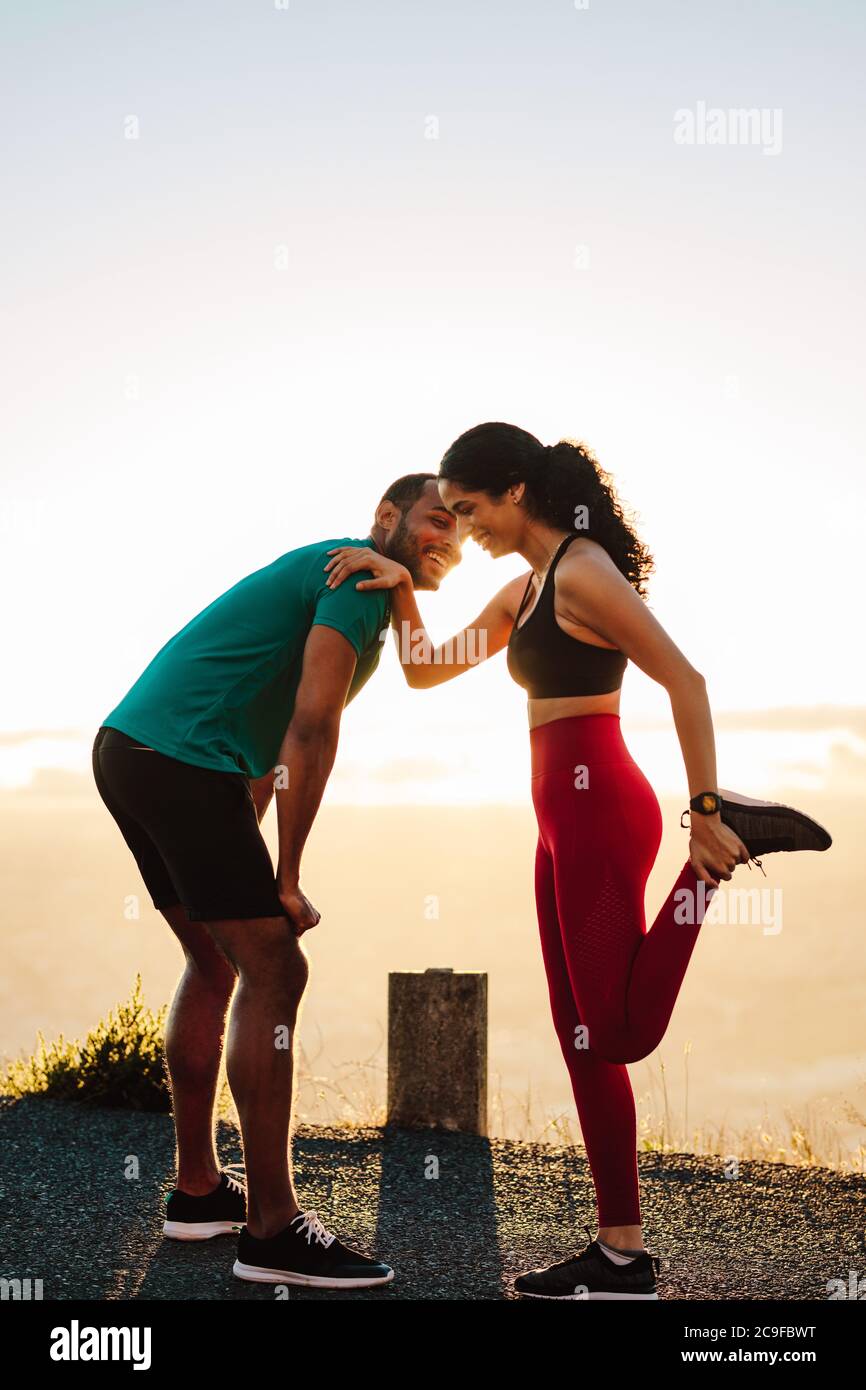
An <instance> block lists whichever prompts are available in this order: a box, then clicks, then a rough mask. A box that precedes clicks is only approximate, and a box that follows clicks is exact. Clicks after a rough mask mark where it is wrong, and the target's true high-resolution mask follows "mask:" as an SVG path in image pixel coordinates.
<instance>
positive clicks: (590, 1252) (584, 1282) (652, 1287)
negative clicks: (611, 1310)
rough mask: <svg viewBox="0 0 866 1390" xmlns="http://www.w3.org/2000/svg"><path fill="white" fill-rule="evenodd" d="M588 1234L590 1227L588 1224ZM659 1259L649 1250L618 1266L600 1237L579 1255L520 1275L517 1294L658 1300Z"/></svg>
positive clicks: (574, 1297)
mask: <svg viewBox="0 0 866 1390" xmlns="http://www.w3.org/2000/svg"><path fill="white" fill-rule="evenodd" d="M585 1230H586V1233H587V1235H589V1234H590V1230H589V1227H588V1226H587V1227H585ZM658 1269H659V1260H658V1259H657V1257H656V1256H655V1255H650V1254H649V1253H648V1252H647V1253H646V1254H643V1255H635V1257H634V1259H632V1260H629V1262H628V1264H625V1265H619V1264H617V1263H616V1261H615V1260H611V1259H608V1257H607V1255H606V1254H605V1253H604V1250H603V1249H602V1248H601V1246H600V1245H599V1243H598V1241H597V1240H593V1241H591V1242H590V1244H589V1245H588V1246H587V1247H586V1249H585V1250H583V1251H582V1252H581V1253H580V1254H579V1255H572V1257H571V1259H569V1260H560V1261H559V1263H558V1264H555V1265H548V1267H547V1268H546V1269H533V1270H530V1272H529V1273H528V1274H518V1276H517V1278H516V1279H515V1281H514V1291H515V1293H519V1294H522V1295H523V1296H524V1297H525V1298H566V1299H568V1298H571V1299H586V1300H590V1301H594V1300H598V1301H608V1300H613V1299H631V1300H632V1301H637V1302H648V1301H652V1300H655V1301H656V1302H657V1301H658V1292H657V1291H656V1280H655V1276H656V1272H657V1270H658Z"/></svg>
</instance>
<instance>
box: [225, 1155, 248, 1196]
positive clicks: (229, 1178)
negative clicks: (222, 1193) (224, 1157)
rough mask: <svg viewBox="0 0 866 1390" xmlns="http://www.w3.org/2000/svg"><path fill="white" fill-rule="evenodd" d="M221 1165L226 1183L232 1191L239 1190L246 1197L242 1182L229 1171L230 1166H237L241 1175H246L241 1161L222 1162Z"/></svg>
mask: <svg viewBox="0 0 866 1390" xmlns="http://www.w3.org/2000/svg"><path fill="white" fill-rule="evenodd" d="M222 1167H223V1172H224V1173H225V1176H226V1185H227V1186H228V1187H229V1188H231V1190H232V1192H241V1193H243V1195H244V1197H246V1195H247V1190H246V1188H245V1187H244V1185H243V1183H242V1182H241V1181H240V1179H239V1178H237V1177H236V1176H235V1174H234V1173H232V1172H231V1171H230V1170H231V1169H232V1168H237V1169H239V1171H240V1173H241V1175H242V1176H243V1177H246V1173H245V1172H244V1165H243V1164H242V1163H224V1164H223V1166H222Z"/></svg>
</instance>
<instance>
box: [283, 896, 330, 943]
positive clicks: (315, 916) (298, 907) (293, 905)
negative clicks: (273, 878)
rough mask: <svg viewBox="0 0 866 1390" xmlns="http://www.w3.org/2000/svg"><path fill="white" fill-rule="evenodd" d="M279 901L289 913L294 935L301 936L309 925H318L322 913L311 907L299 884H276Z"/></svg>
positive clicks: (308, 928)
mask: <svg viewBox="0 0 866 1390" xmlns="http://www.w3.org/2000/svg"><path fill="white" fill-rule="evenodd" d="M278 893H279V898H280V902H281V903H282V905H283V907H284V908H285V909H286V912H287V913H288V915H289V921H290V922H291V924H292V928H293V930H294V933H295V936H303V934H304V932H305V931H309V930H310V928H311V927H315V926H318V924H319V922H320V921H321V920H322V914H321V913H320V912H318V911H317V910H316V908H314V907H313V904H312V903H311V902H310V900H309V898H308V897H307V896H306V895H305V894H304V893H302V892H301V888H300V884H298V883H295V884H286V886H285V887H283V886H282V885H278Z"/></svg>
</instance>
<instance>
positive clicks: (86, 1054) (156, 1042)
mask: <svg viewBox="0 0 866 1390" xmlns="http://www.w3.org/2000/svg"><path fill="white" fill-rule="evenodd" d="M167 1009H168V1005H165V1004H164V1005H163V1007H162V1008H161V1009H160V1011H159V1013H158V1014H154V1013H153V1012H152V1011H151V1010H150V1009H148V1008H146V1007H145V1005H144V1002H143V1001H142V997H141V976H140V975H136V977H135V986H134V988H133V991H132V994H131V996H130V998H129V1000H128V1001H127V1002H126V1003H125V1004H120V1005H118V1007H117V1008H116V1009H112V1010H111V1012H110V1013H109V1015H108V1017H107V1018H106V1019H102V1020H100V1022H99V1023H98V1024H97V1025H96V1027H95V1028H94V1029H92V1030H91V1032H89V1033H88V1034H87V1037H86V1038H85V1040H84V1042H83V1043H79V1042H77V1041H76V1042H66V1041H65V1040H64V1038H63V1035H62V1034H61V1035H60V1037H59V1038H58V1039H57V1041H56V1042H52V1043H50V1044H46V1042H45V1039H44V1037H43V1036H42V1034H41V1033H38V1034H37V1038H38V1044H39V1045H38V1047H37V1050H36V1052H35V1053H34V1055H33V1056H32V1057H28V1058H26V1059H24V1060H21V1061H15V1062H10V1063H9V1064H8V1065H7V1070H6V1074H5V1076H3V1077H0V1095H4V1096H11V1097H13V1098H16V1099H19V1098H20V1097H22V1096H28V1095H43V1096H50V1097H52V1098H53V1099H56V1100H75V1101H80V1102H82V1103H83V1104H85V1105H102V1106H106V1107H109V1108H115V1107H123V1108H125V1109H127V1110H158V1111H169V1110H170V1109H171V1094H170V1092H169V1088H168V1077H167V1074H166V1070H165V1063H164V1061H163V1047H164V1040H165V1016H166V1012H167Z"/></svg>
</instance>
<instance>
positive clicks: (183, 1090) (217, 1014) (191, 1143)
mask: <svg viewBox="0 0 866 1390" xmlns="http://www.w3.org/2000/svg"><path fill="white" fill-rule="evenodd" d="M161 911H162V915H163V917H164V918H165V920H166V921H167V922H168V924H169V926H170V927H171V929H172V931H173V932H174V934H175V936H176V937H177V939H178V941H179V942H180V944H181V947H182V948H183V953H184V955H185V957H186V968H185V969H184V972H183V975H182V976H181V978H180V981H179V983H178V986H177V989H176V990H175V995H174V999H173V1001H172V1005H171V1010H170V1012H169V1016H168V1023H167V1026H166V1031H165V1056H166V1063H167V1065H168V1071H169V1076H170V1078H171V1094H172V1106H173V1110H174V1127H175V1132H176V1135H177V1187H178V1188H179V1189H180V1191H181V1192H188V1193H189V1194H190V1196H192V1197H202V1196H204V1195H205V1193H208V1192H212V1191H213V1189H214V1188H215V1187H216V1185H217V1183H218V1182H219V1177H220V1167H219V1159H218V1157H217V1152H216V1146H215V1144H214V1103H215V1100H216V1088H217V1080H218V1077H219V1067H220V1057H221V1056H222V1045H223V1034H224V1032H225V1021H226V1013H227V1011H228V1006H229V1000H230V999H231V996H232V991H233V990H234V987H235V984H236V982H237V974H236V972H235V968H234V966H233V965H232V964H231V962H230V961H229V960H227V959H226V957H225V956H224V955H223V953H222V951H221V950H220V949H219V947H218V946H217V944H216V942H215V941H214V939H213V937H212V936H211V934H210V932H209V931H208V929H207V927H206V926H205V924H204V922H191V921H190V920H189V918H188V916H187V912H186V908H184V907H182V906H181V905H180V903H176V904H174V905H172V906H171V907H164V908H162V909H161Z"/></svg>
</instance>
